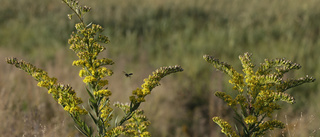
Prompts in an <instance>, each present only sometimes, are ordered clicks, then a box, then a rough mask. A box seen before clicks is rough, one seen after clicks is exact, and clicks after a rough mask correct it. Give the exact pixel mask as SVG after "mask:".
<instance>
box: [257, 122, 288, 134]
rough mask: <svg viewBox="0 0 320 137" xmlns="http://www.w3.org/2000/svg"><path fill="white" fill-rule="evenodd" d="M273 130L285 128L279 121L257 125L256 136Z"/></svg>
mask: <svg viewBox="0 0 320 137" xmlns="http://www.w3.org/2000/svg"><path fill="white" fill-rule="evenodd" d="M274 128H285V125H284V123H282V122H281V121H279V120H270V121H266V122H262V123H260V124H259V131H258V133H257V135H264V131H266V130H273V129H274Z"/></svg>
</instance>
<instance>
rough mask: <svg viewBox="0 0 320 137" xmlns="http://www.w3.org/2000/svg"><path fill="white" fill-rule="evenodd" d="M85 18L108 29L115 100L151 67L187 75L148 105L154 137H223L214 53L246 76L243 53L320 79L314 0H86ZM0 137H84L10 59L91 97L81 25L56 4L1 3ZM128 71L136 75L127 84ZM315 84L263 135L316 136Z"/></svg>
mask: <svg viewBox="0 0 320 137" xmlns="http://www.w3.org/2000/svg"><path fill="white" fill-rule="evenodd" d="M80 2H81V3H84V4H86V5H88V6H90V7H92V9H93V10H92V12H90V14H88V15H87V18H86V20H87V21H94V23H97V24H100V25H102V26H103V27H104V28H106V31H105V32H106V33H107V34H106V35H107V36H109V38H110V40H111V43H110V44H108V45H107V51H108V53H107V54H105V55H104V56H108V57H110V58H111V59H113V60H114V61H115V62H116V64H115V65H114V66H113V70H114V71H115V73H114V75H113V76H112V77H111V80H110V87H109V88H110V89H111V91H113V92H114V93H113V97H112V98H113V100H112V101H122V102H126V101H128V98H127V97H128V95H130V94H131V91H132V90H133V89H135V88H136V87H138V86H139V85H141V84H142V82H143V81H142V80H143V78H145V77H147V75H149V73H151V72H152V70H154V69H156V68H158V67H160V66H167V65H175V64H179V65H181V66H182V67H183V68H184V70H185V71H184V72H183V73H179V74H174V75H172V76H170V77H167V78H165V79H164V80H163V81H162V82H161V83H162V85H161V86H160V87H157V88H156V89H155V90H154V92H153V93H152V94H151V96H149V97H147V103H145V104H144V105H143V106H142V107H143V108H144V109H145V112H146V115H147V116H148V118H149V119H150V121H151V122H152V124H151V127H150V128H149V130H150V132H151V133H152V134H153V136H155V137H173V136H180V137H209V136H210V137H211V136H212V137H213V136H222V134H221V133H220V128H219V127H218V126H217V125H215V124H214V123H213V122H212V120H211V118H212V117H213V116H223V117H225V118H229V119H230V121H233V119H232V115H230V114H232V113H229V112H230V110H229V109H227V107H226V105H225V104H223V103H222V101H220V100H219V99H218V98H217V97H215V96H214V95H213V93H214V92H215V91H217V90H219V91H226V92H231V91H232V90H231V88H230V87H229V84H228V83H226V82H227V77H225V76H224V75H222V74H221V72H217V71H215V70H214V69H213V67H211V66H210V64H208V63H206V62H205V61H204V60H203V59H202V55H204V54H209V55H213V56H215V57H217V58H220V59H221V60H222V61H225V62H228V63H229V64H231V65H233V66H238V67H236V69H237V70H240V69H241V68H240V61H239V60H238V56H239V55H240V54H243V53H244V52H250V53H253V61H254V62H255V63H257V64H258V63H260V62H263V59H264V58H282V57H285V58H287V59H289V60H292V61H294V62H297V63H299V64H301V65H302V69H301V70H299V71H295V72H293V73H290V74H288V75H287V77H288V78H290V77H302V76H304V75H306V74H308V75H310V76H313V77H315V78H318V79H319V76H320V56H319V55H318V53H319V51H320V39H319V36H320V35H319V33H320V27H319V26H320V9H319V8H318V5H319V4H320V1H316V0H304V1H303V2H302V1H300V0H282V1H278V0H265V1H256V0H236V1H235V0H201V1H198V0H174V1H173V0H161V1H159V0H134V1H133V0H117V1H114V0H94V1H89V0H84V1H80ZM0 5H1V6H0V58H2V60H1V61H0V70H1V71H0V121H2V122H1V124H0V134H1V135H3V136H23V135H25V136H46V137H55V136H71V137H73V136H80V134H79V133H78V131H77V130H76V129H75V128H74V127H73V123H72V121H71V119H70V118H69V116H68V115H67V113H65V112H64V111H63V110H62V108H61V107H60V106H59V105H58V104H57V103H55V102H54V100H53V99H52V98H51V97H50V96H49V95H48V94H47V93H46V92H45V90H44V89H41V88H39V87H37V86H36V82H35V81H34V80H33V79H32V78H31V77H30V76H28V75H27V74H25V73H24V72H21V71H19V70H17V69H15V68H13V67H12V66H10V65H7V64H6V63H5V61H4V58H5V57H9V56H15V57H19V58H21V59H24V60H28V61H30V62H31V63H34V64H36V65H37V66H39V67H40V68H43V69H44V70H47V71H48V72H49V75H50V76H55V77H57V78H58V80H59V81H61V82H64V83H70V84H71V86H73V87H74V88H75V89H76V91H77V92H78V93H77V94H78V95H80V96H82V97H83V98H86V97H85V96H84V95H85V94H82V93H84V92H85V91H84V90H83V89H84V86H83V85H82V80H81V79H79V78H78V69H77V68H75V67H72V66H71V64H72V61H73V60H74V59H76V56H75V55H74V54H73V53H72V51H71V50H69V49H68V48H69V46H68V45H67V39H68V38H69V36H70V34H71V32H72V31H73V30H74V27H73V26H74V23H75V22H76V21H77V20H72V21H71V22H70V21H69V20H68V18H67V16H66V14H67V13H71V11H70V10H69V9H68V8H67V6H65V5H64V4H62V3H61V2H60V1H59V0H32V1H30V0H1V1H0ZM122 71H126V72H133V74H134V75H133V76H132V78H131V79H130V78H126V77H125V76H124V74H123V73H122ZM319 89H320V85H319V81H316V82H315V83H311V84H306V85H303V86H301V87H297V88H294V89H292V90H290V91H289V92H290V94H292V95H293V96H294V97H295V98H296V100H297V103H296V104H294V105H288V104H283V109H282V111H280V112H279V113H278V114H277V115H275V116H276V117H277V118H278V119H280V120H282V121H284V122H285V123H287V128H286V129H284V130H276V131H274V132H271V133H270V135H266V136H319V134H320V133H319V132H320V131H319V128H320V124H319V118H320V106H319V104H320V102H319V98H320V94H319V92H318V91H319Z"/></svg>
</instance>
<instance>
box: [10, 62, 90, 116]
mask: <svg viewBox="0 0 320 137" xmlns="http://www.w3.org/2000/svg"><path fill="white" fill-rule="evenodd" d="M7 62H8V63H9V64H12V65H15V66H16V67H17V68H20V69H22V70H24V71H25V72H27V73H29V74H30V75H31V76H32V77H34V78H35V79H36V81H38V86H39V87H45V88H47V89H48V93H49V94H51V95H52V97H53V98H54V99H55V100H56V101H57V102H58V103H59V104H60V105H61V106H62V107H63V108H64V110H66V111H67V112H69V113H70V114H72V115H81V114H86V113H87V111H86V110H84V109H81V108H80V107H79V106H78V105H79V104H81V103H82V100H81V98H78V97H76V93H75V91H74V90H73V89H72V88H71V87H70V86H69V85H63V84H59V83H57V79H56V78H54V77H53V78H51V77H49V76H48V74H47V72H45V71H43V70H41V69H39V68H36V67H35V66H33V65H32V64H30V63H27V62H24V61H22V60H21V61H18V60H17V59H16V58H8V59H7Z"/></svg>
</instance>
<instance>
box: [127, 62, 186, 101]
mask: <svg viewBox="0 0 320 137" xmlns="http://www.w3.org/2000/svg"><path fill="white" fill-rule="evenodd" d="M181 71H183V69H182V68H181V67H180V66H169V67H161V68H159V69H157V70H156V71H154V72H152V75H150V76H149V78H147V79H144V84H142V85H141V87H142V88H137V89H136V90H134V91H132V94H133V95H132V96H130V101H131V102H133V103H134V104H138V103H141V102H144V101H145V96H147V95H148V94H150V93H151V90H152V89H153V88H155V87H156V86H158V85H159V84H160V83H159V81H160V80H161V79H162V78H163V77H165V76H166V75H169V74H171V73H176V72H181Z"/></svg>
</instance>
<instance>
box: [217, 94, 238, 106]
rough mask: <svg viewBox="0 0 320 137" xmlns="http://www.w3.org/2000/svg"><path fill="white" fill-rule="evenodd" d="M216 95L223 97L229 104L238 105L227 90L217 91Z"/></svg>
mask: <svg viewBox="0 0 320 137" xmlns="http://www.w3.org/2000/svg"><path fill="white" fill-rule="evenodd" d="M214 95H215V96H217V97H218V98H221V99H223V100H224V101H225V102H226V103H227V104H228V106H235V105H236V102H235V101H234V100H233V99H232V98H231V96H230V95H228V94H226V93H225V92H216V93H215V94H214Z"/></svg>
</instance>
